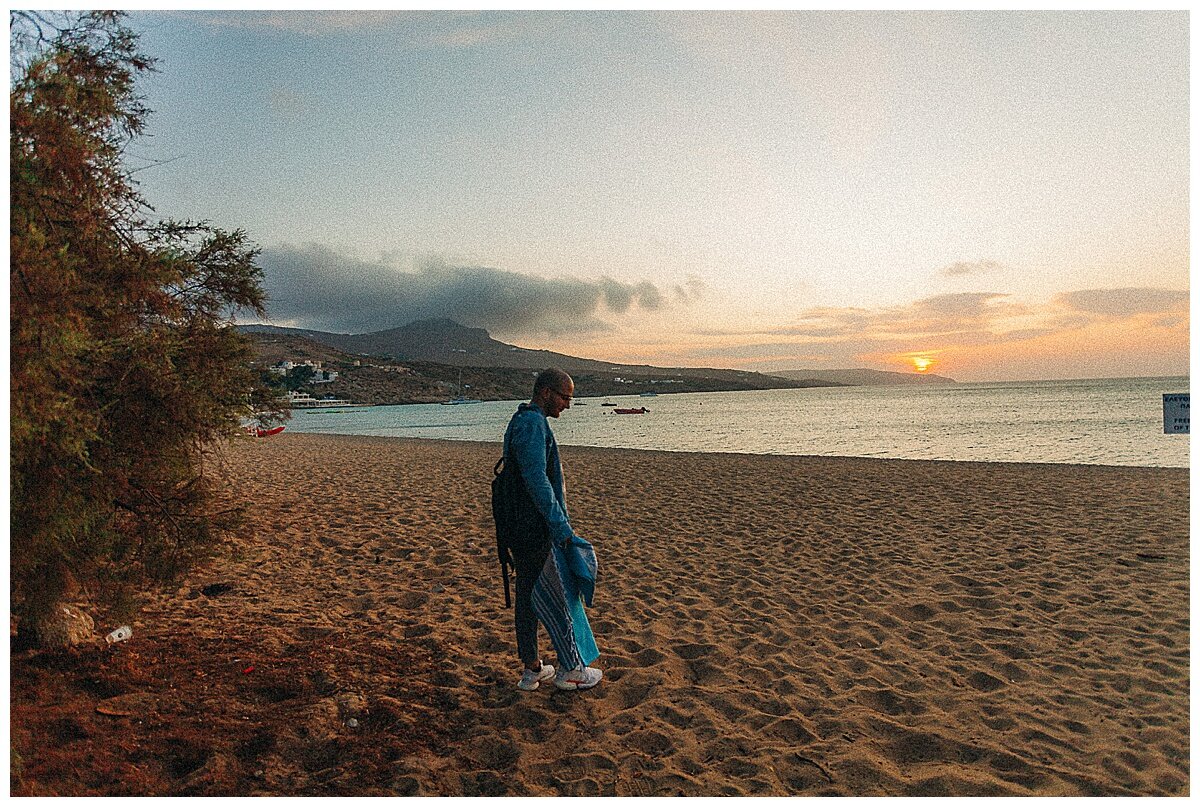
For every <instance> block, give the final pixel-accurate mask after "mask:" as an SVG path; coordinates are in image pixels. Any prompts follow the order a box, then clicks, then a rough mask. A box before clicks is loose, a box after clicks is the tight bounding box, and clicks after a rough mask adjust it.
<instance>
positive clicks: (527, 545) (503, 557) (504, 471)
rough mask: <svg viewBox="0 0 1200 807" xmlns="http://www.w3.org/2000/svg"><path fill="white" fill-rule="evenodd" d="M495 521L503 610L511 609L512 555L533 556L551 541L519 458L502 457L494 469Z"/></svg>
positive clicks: (493, 509)
mask: <svg viewBox="0 0 1200 807" xmlns="http://www.w3.org/2000/svg"><path fill="white" fill-rule="evenodd" d="M492 518H493V520H495V522H496V555H497V556H498V557H499V559H500V573H501V575H502V576H503V577H504V607H505V608H508V607H511V605H512V598H511V597H510V596H509V587H508V570H509V567H512V568H516V564H515V563H514V562H513V553H514V552H515V553H517V554H522V553H525V552H530V551H532V550H534V549H537V548H539V547H540V546H541V545H543V544H545V543H547V542H548V541H549V539H550V530H549V528H548V527H547V526H546V520H545V519H544V518H542V514H541V513H539V512H538V509H537V505H535V504H534V503H533V497H532V496H530V495H529V490H528V489H527V488H526V487H525V480H524V479H522V478H521V470H520V466H519V465H518V464H517V459H516V457H503V456H502V457H500V459H499V461H498V462H497V463H496V465H495V466H494V467H493V468H492Z"/></svg>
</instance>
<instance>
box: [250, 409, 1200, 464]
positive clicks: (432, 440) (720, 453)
mask: <svg viewBox="0 0 1200 807" xmlns="http://www.w3.org/2000/svg"><path fill="white" fill-rule="evenodd" d="M403 405H405V406H409V405H412V406H425V405H427V404H403ZM288 434H289V436H291V437H296V436H304V437H318V438H331V439H339V440H341V439H346V440H358V439H364V440H394V441H397V442H406V441H412V442H415V443H465V444H469V445H474V446H479V447H494V448H495V449H496V450H497V451H499V450H500V446H501V443H502V442H503V441H502V439H500V438H497V439H496V441H495V442H491V441H488V440H466V439H464V440H459V439H456V438H452V437H397V436H394V435H386V434H343V433H340V432H315V431H314V432H308V431H291V432H289V433H288ZM238 439H241V437H240V436H239V437H238ZM261 439H266V438H261ZM558 446H559V449H560V450H562V449H573V450H574V449H581V450H584V451H632V452H638V453H645V454H677V455H681V456H714V457H762V458H780V459H796V460H847V461H860V460H866V461H874V462H900V463H936V464H945V465H999V466H1018V467H1025V466H1029V467H1033V468H1042V467H1061V468H1111V469H1114V470H1130V471H1134V470H1141V471H1178V472H1183V473H1185V474H1186V473H1190V472H1191V466H1186V465H1111V464H1105V463H1092V462H1028V461H1024V462H1022V461H1018V460H947V459H920V458H909V457H863V456H858V455H855V454H758V453H754V452H751V451H686V450H681V449H670V448H638V447H632V446H629V447H626V446H620V447H617V446H594V445H581V444H578V443H564V442H562V441H559V443H558ZM499 456H500V455H499V453H497V455H496V458H497V459H499Z"/></svg>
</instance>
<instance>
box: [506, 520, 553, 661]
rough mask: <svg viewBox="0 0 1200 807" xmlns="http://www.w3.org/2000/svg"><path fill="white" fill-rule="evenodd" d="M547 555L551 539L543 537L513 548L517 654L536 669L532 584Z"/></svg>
mask: <svg viewBox="0 0 1200 807" xmlns="http://www.w3.org/2000/svg"><path fill="white" fill-rule="evenodd" d="M548 557H550V542H549V541H546V542H544V543H542V544H539V545H538V546H536V547H533V548H531V549H529V550H527V551H522V552H513V565H514V567H515V570H516V572H517V600H516V603H515V604H514V605H513V620H514V621H515V623H516V628H517V654H518V655H519V656H520V657H521V661H522V662H523V663H524V664H525V666H526V667H527V668H530V669H537V663H538V660H539V659H540V656H539V655H538V638H537V630H538V618H537V614H535V613H534V611H533V586H534V584H535V583H536V582H537V579H538V577H539V576H540V575H541V573H542V569H543V568H544V567H545V566H546V558H548Z"/></svg>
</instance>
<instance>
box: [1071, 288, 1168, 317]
mask: <svg viewBox="0 0 1200 807" xmlns="http://www.w3.org/2000/svg"><path fill="white" fill-rule="evenodd" d="M1055 300H1056V301H1057V302H1058V303H1060V304H1062V305H1064V306H1066V307H1067V308H1070V309H1072V310H1074V311H1082V312H1084V313H1086V314H1099V315H1101V316H1105V317H1118V318H1125V317H1133V316H1137V315H1139V314H1167V313H1175V312H1178V311H1186V310H1187V307H1188V293H1187V292H1186V291H1177V290H1175V289H1154V288H1130V289H1085V290H1083V291H1070V292H1066V293H1064V294H1060V295H1058V296H1057V297H1056V298H1055Z"/></svg>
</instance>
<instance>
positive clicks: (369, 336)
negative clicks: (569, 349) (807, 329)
mask: <svg viewBox="0 0 1200 807" xmlns="http://www.w3.org/2000/svg"><path fill="white" fill-rule="evenodd" d="M238 328H239V330H242V331H244V332H246V333H254V334H262V335H271V336H276V337H287V336H291V337H303V338H305V339H308V340H310V341H312V342H315V343H317V344H319V345H324V346H326V347H331V348H336V349H337V350H340V351H342V352H344V353H349V354H360V355H361V356H379V357H384V358H389V359H393V360H395V361H402V362H408V361H422V362H433V363H435V364H445V365H450V366H453V367H464V368H465V367H509V368H524V369H527V370H542V369H544V368H546V367H561V368H562V369H564V370H566V371H567V372H568V373H570V374H571V375H572V377H575V376H581V375H595V376H602V377H607V376H617V377H622V378H629V377H637V378H638V379H639V381H641V380H644V378H643V377H650V378H666V377H669V378H678V379H709V380H714V379H715V380H720V381H723V382H726V383H729V384H732V385H734V386H730V387H729V388H728V389H774V388H786V387H795V386H797V385H796V384H785V383H782V381H781V378H782V377H781V376H779V374H777V373H772V374H771V375H764V374H762V373H753V372H749V371H745V370H726V369H719V368H715V367H655V366H653V365H649V364H614V363H612V362H604V361H596V360H595V359H583V358H580V357H578V356H569V355H566V354H565V353H555V352H553V351H550V350H532V349H529V348H523V347H517V346H516V345H509V344H506V343H504V342H500V341H497V340H495V339H493V338H492V337H491V336H490V335H489V334H488V332H487V331H486V330H484V329H483V328H468V327H466V326H463V325H459V324H458V323H457V322H455V321H453V320H450V319H428V320H420V321H417V322H412V323H409V324H408V325H404V326H401V327H399V328H391V329H388V330H386V331H375V332H373V333H363V334H343V333H327V332H324V331H309V330H302V329H298V328H281V327H278V326H275V325H239V326H238ZM791 380H793V381H802V382H803V381H806V379H797V378H795V377H791ZM838 383H839V382H830V381H822V382H821V383H812V384H808V383H802V384H800V385H799V386H830V385H838ZM612 394H617V393H612Z"/></svg>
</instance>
